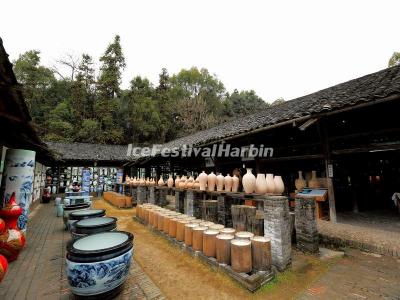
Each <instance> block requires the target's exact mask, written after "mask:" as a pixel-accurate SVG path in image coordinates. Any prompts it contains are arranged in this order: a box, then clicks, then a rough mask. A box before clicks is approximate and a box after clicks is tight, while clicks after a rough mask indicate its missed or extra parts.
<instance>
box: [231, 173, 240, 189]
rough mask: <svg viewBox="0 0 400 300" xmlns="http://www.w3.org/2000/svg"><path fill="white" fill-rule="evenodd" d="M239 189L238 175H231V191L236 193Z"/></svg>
mask: <svg viewBox="0 0 400 300" xmlns="http://www.w3.org/2000/svg"><path fill="white" fill-rule="evenodd" d="M238 191H239V177H237V176H236V175H233V177H232V192H234V193H237V192H238Z"/></svg>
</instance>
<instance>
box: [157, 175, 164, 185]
mask: <svg viewBox="0 0 400 300" xmlns="http://www.w3.org/2000/svg"><path fill="white" fill-rule="evenodd" d="M164 184H165V182H164V179H163V178H162V175H160V179H159V180H158V186H163V185H164Z"/></svg>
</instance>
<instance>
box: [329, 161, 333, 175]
mask: <svg viewBox="0 0 400 300" xmlns="http://www.w3.org/2000/svg"><path fill="white" fill-rule="evenodd" d="M328 177H330V178H333V165H332V164H328Z"/></svg>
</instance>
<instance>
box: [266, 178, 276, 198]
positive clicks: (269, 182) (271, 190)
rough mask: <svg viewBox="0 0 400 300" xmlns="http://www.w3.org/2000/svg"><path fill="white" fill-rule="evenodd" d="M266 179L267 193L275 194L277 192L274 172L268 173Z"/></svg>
mask: <svg viewBox="0 0 400 300" xmlns="http://www.w3.org/2000/svg"><path fill="white" fill-rule="evenodd" d="M265 181H266V182H267V193H269V194H273V193H275V182H274V174H271V173H268V174H267V176H266V178H265Z"/></svg>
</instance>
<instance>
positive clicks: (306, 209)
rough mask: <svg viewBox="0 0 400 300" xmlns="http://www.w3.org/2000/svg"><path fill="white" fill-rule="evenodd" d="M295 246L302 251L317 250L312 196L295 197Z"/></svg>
mask: <svg viewBox="0 0 400 300" xmlns="http://www.w3.org/2000/svg"><path fill="white" fill-rule="evenodd" d="M294 222H295V228H296V243H297V244H296V247H297V248H298V249H299V250H301V251H304V252H308V253H313V254H317V253H318V252H319V236H318V230H317V221H316V219H315V200H314V198H311V197H309V198H296V208H295V221H294Z"/></svg>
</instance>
